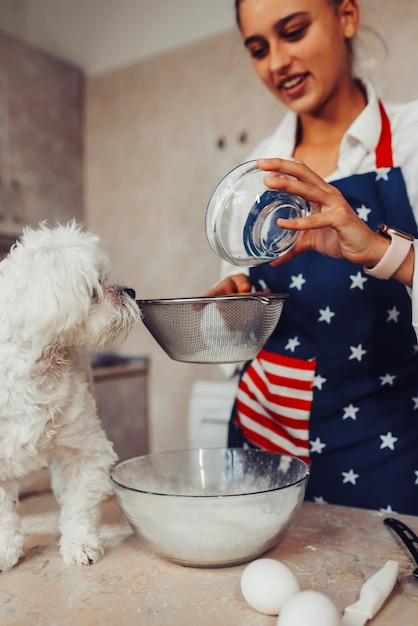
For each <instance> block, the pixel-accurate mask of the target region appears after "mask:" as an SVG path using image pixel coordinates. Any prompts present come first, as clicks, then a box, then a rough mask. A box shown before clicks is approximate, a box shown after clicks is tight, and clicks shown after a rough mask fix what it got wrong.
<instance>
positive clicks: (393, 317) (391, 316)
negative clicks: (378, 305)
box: [386, 306, 401, 322]
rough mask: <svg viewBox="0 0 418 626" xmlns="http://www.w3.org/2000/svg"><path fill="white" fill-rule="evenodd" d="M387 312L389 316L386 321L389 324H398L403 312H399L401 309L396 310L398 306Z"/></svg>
mask: <svg viewBox="0 0 418 626" xmlns="http://www.w3.org/2000/svg"><path fill="white" fill-rule="evenodd" d="M386 312H387V314H388V318H387V320H386V321H387V322H391V321H392V322H398V317H399V316H400V314H401V312H400V311H399V309H397V308H396V306H394V307H393V308H391V309H388V310H387V311H386Z"/></svg>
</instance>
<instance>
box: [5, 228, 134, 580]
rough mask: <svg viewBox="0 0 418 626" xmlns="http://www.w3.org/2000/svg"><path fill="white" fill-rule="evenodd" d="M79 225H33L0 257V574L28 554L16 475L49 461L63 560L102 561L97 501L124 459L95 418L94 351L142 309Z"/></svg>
mask: <svg viewBox="0 0 418 626" xmlns="http://www.w3.org/2000/svg"><path fill="white" fill-rule="evenodd" d="M109 269H110V267H109V261H108V258H107V256H106V254H105V253H104V252H103V251H102V249H101V248H100V245H99V239H98V237H96V236H95V235H93V234H91V233H89V232H87V231H85V230H84V229H83V228H82V227H81V225H79V224H77V223H76V222H74V221H73V222H70V223H69V224H66V225H56V226H53V227H49V226H48V225H47V224H45V223H43V224H41V225H40V227H39V228H38V229H26V230H25V231H24V233H23V235H22V237H21V239H20V240H19V241H18V242H17V243H16V244H15V245H14V246H13V247H12V249H11V251H10V253H9V255H8V256H7V257H6V258H5V259H4V260H3V261H2V262H1V263H0V571H6V570H9V569H10V568H11V567H13V565H15V563H17V561H18V560H19V558H20V557H21V556H22V554H23V546H24V537H23V534H22V531H21V525H20V520H19V517H18V515H17V513H16V506H17V501H18V488H17V481H18V479H20V478H23V477H24V476H26V475H28V474H29V473H31V472H33V471H35V470H38V469H40V468H42V467H44V466H45V465H46V464H47V465H48V466H49V468H50V471H51V486H52V489H53V491H54V494H55V496H56V498H57V501H58V503H59V505H60V523H59V526H60V531H61V540H60V552H61V555H62V557H63V559H64V561H65V562H66V563H69V564H73V563H74V564H89V563H92V562H95V561H97V560H98V559H99V558H100V556H101V554H102V548H101V545H100V541H99V538H98V532H97V524H98V520H99V512H100V502H101V501H102V500H103V499H104V498H105V497H106V496H107V495H109V494H110V493H111V486H110V482H109V468H110V467H111V466H112V465H113V464H114V463H115V461H116V460H117V457H116V455H115V453H114V450H113V446H112V444H111V443H110V442H109V441H108V439H107V437H106V435H105V433H104V431H103V430H102V428H101V425H100V421H99V419H98V417H97V412H96V404H95V401H94V398H93V395H92V392H91V385H90V384H89V367H88V360H87V358H86V351H87V350H98V349H100V348H101V347H103V346H104V345H105V344H106V343H108V342H115V341H123V340H124V339H125V338H126V337H127V335H128V333H129V332H130V331H131V330H133V329H134V328H135V327H136V325H137V323H138V321H139V319H140V312H139V309H138V306H137V304H136V303H135V300H134V299H133V298H134V297H135V293H134V292H133V290H129V289H126V288H124V287H123V286H121V285H116V284H113V283H111V282H110V280H109Z"/></svg>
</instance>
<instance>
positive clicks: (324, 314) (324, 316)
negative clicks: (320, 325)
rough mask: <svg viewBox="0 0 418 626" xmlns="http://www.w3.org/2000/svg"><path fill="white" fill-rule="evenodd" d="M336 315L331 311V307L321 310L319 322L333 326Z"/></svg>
mask: <svg viewBox="0 0 418 626" xmlns="http://www.w3.org/2000/svg"><path fill="white" fill-rule="evenodd" d="M334 315H335V313H334V312H333V311H331V309H330V308H329V306H327V308H326V309H319V317H318V322H326V323H327V324H331V319H332V318H333V317H334Z"/></svg>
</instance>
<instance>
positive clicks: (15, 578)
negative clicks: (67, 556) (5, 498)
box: [0, 490, 418, 626]
mask: <svg viewBox="0 0 418 626" xmlns="http://www.w3.org/2000/svg"><path fill="white" fill-rule="evenodd" d="M20 514H21V516H22V521H23V527H24V531H25V533H26V556H25V557H24V558H23V559H22V560H21V561H20V562H19V563H18V565H17V566H15V568H13V569H12V570H11V571H9V572H5V573H4V574H0V624H1V625H2V626H6V625H7V626H26V625H29V624H30V625H31V626H32V625H38V624H39V625H42V626H70V625H71V626H72V625H73V624H83V626H99V625H100V626H103V625H115V626H123V625H124V624H126V625H129V626H130V625H135V626H137V625H140V626H148V625H149V626H153V625H157V626H165V625H167V626H173V625H174V626H175V625H181V626H238V625H242V626H244V625H245V626H275V625H276V621H277V618H275V617H271V616H266V615H262V614H260V613H257V612H256V611H254V610H253V609H251V608H250V607H249V606H248V605H247V604H246V602H245V601H244V599H243V598H242V596H241V592H240V576H241V573H242V571H243V569H244V567H245V565H240V566H236V567H230V568H222V569H198V568H188V567H183V566H181V565H176V564H174V563H169V562H166V561H164V560H162V559H160V558H159V557H157V556H156V555H154V554H153V553H152V552H150V551H149V550H148V549H147V548H146V547H145V546H144V545H143V544H142V543H141V542H140V540H139V539H137V538H136V537H134V536H133V535H132V533H131V531H130V529H129V527H128V526H127V525H126V524H125V522H124V520H123V518H122V515H121V513H120V511H119V508H118V506H117V503H116V501H115V499H114V498H109V499H108V500H107V501H106V502H105V503H104V504H103V518H102V524H101V534H102V537H103V540H104V545H105V554H104V557H103V558H102V559H101V560H100V561H99V562H98V563H96V564H95V565H92V566H90V567H78V566H66V565H64V563H63V562H62V560H61V557H60V555H59V553H58V532H57V527H56V524H57V518H58V507H57V504H56V503H55V500H54V498H53V496H52V494H51V493H50V491H48V490H47V491H43V492H42V491H41V492H37V493H32V494H25V495H24V496H23V498H22V501H21V504H20ZM384 517H385V515H384V514H382V513H378V512H376V511H367V510H361V509H354V508H346V507H338V506H330V505H324V504H315V503H311V502H305V503H304V504H303V506H302V508H301V510H300V511H299V513H298V514H297V517H296V519H295V520H294V523H293V524H292V526H291V528H290V529H289V531H288V533H287V534H286V535H285V536H284V537H283V538H282V540H281V541H280V542H279V543H278V544H277V546H276V547H275V548H273V549H272V550H270V552H268V553H267V555H265V556H269V557H272V558H275V559H278V560H281V561H283V562H284V563H286V564H287V565H288V566H289V567H290V569H292V570H293V572H294V573H295V574H296V576H297V578H298V580H299V582H300V585H301V588H302V589H311V588H314V589H316V590H318V591H323V592H324V593H326V594H328V595H329V596H330V597H331V598H332V599H333V601H334V602H335V603H336V605H337V606H338V607H339V608H340V609H341V610H342V609H343V608H344V606H346V605H347V604H349V603H352V602H354V601H355V600H356V599H357V597H358V593H359V590H360V587H361V585H362V583H363V582H364V580H365V579H366V578H368V577H369V576H371V574H373V573H374V572H375V571H376V570H377V569H378V568H380V567H381V566H382V565H384V563H385V562H386V561H387V560H388V559H394V560H397V561H398V562H399V564H400V571H399V577H398V583H397V585H396V587H395V589H394V591H393V592H392V595H391V596H390V598H389V600H388V601H387V602H386V604H385V605H384V606H383V608H382V609H381V611H380V612H379V613H378V615H377V616H376V618H375V619H374V620H373V622H372V623H373V626H398V625H399V626H413V625H415V624H417V623H418V580H417V579H415V578H414V577H413V576H412V571H413V569H414V568H415V566H414V564H413V562H412V559H411V558H410V557H409V555H408V553H407V551H406V549H405V548H404V547H403V545H402V544H401V543H400V542H399V541H398V539H397V538H396V535H394V534H392V531H390V530H389V529H388V528H387V527H386V526H384V525H383V519H384ZM399 517H400V518H401V519H403V521H404V522H405V523H407V524H408V525H410V526H411V527H412V528H414V529H415V530H417V529H418V517H409V516H399Z"/></svg>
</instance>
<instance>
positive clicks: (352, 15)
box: [240, 0, 358, 115]
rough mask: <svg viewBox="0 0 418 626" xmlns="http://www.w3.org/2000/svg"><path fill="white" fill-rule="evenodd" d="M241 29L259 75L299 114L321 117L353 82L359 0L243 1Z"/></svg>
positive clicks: (275, 93)
mask: <svg viewBox="0 0 418 626" xmlns="http://www.w3.org/2000/svg"><path fill="white" fill-rule="evenodd" d="M240 27H241V32H242V35H243V38H244V43H245V46H246V48H247V50H248V51H249V53H250V55H251V57H252V62H253V65H254V67H255V70H256V72H257V74H258V75H259V76H260V78H261V80H262V81H263V83H264V84H265V85H266V87H267V88H268V89H269V90H270V91H271V92H272V93H273V94H274V95H275V96H276V97H278V98H279V99H280V100H281V101H282V102H283V103H284V104H285V105H286V106H288V107H289V108H290V109H293V110H294V111H295V112H296V113H298V114H304V113H305V114H311V115H318V114H320V113H321V111H323V110H324V107H326V105H327V104H328V103H329V102H332V99H333V95H334V94H335V93H337V92H338V90H339V89H340V88H341V86H342V85H343V84H347V82H350V83H351V80H352V78H351V60H350V52H349V47H348V45H347V39H350V38H351V37H353V36H354V35H355V33H356V30H357V27H358V8H357V4H356V1H355V0H342V2H341V3H340V5H339V6H335V4H332V3H330V2H329V1H328V0H242V1H241V4H240Z"/></svg>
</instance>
